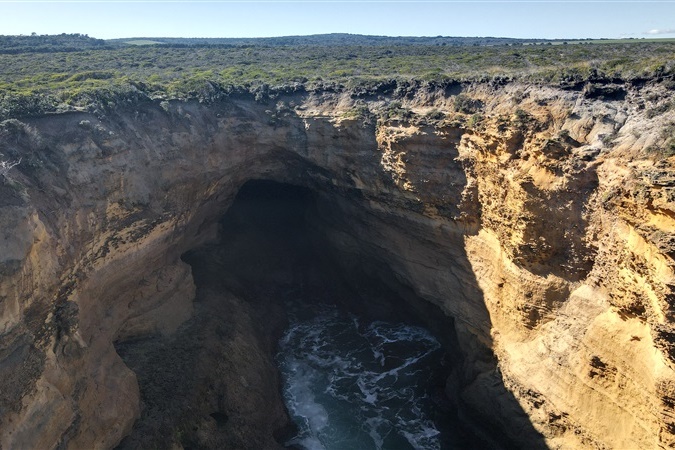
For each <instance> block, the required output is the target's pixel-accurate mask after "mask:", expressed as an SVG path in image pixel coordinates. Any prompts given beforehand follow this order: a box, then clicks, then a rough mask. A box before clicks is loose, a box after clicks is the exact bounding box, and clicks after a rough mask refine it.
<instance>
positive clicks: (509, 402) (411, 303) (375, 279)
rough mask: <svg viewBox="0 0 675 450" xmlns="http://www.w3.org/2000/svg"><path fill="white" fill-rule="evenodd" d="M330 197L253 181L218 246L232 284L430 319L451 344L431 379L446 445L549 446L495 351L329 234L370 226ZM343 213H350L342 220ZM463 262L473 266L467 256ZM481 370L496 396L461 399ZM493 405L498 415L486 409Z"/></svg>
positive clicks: (369, 312)
mask: <svg viewBox="0 0 675 450" xmlns="http://www.w3.org/2000/svg"><path fill="white" fill-rule="evenodd" d="M331 195H335V193H329V194H328V195H326V194H325V193H322V194H317V193H316V192H314V191H312V190H309V189H307V188H303V187H299V186H292V185H288V184H281V183H276V182H271V181H250V182H248V183H246V184H245V185H244V186H243V187H242V188H241V190H240V192H239V194H238V196H237V198H236V200H235V202H234V204H233V205H232V207H231V208H230V209H229V210H228V212H227V214H226V215H225V217H224V219H223V221H222V241H221V244H220V245H221V246H222V247H221V248H226V249H227V251H225V252H223V251H221V252H220V253H219V260H220V263H221V264H222V265H223V267H226V268H227V270H226V271H225V273H223V277H225V278H226V279H227V281H226V284H227V285H228V287H229V288H230V289H231V290H233V291H234V292H235V293H236V294H237V295H240V296H243V297H248V298H251V297H257V296H260V295H274V296H277V297H278V298H277V299H276V301H277V302H285V304H286V305H289V302H290V304H294V305H295V307H296V308H297V307H298V305H300V306H299V307H300V308H303V305H306V309H307V310H308V309H311V308H312V307H317V305H319V306H318V307H319V308H322V306H320V305H325V304H331V305H336V307H337V308H338V309H339V310H341V311H342V312H343V313H344V314H350V315H353V316H355V317H359V318H360V320H363V321H365V322H368V323H372V322H373V321H386V322H389V323H392V324H401V323H404V324H407V325H411V326H423V327H425V328H426V329H428V330H430V332H431V333H432V334H433V335H434V336H436V337H437V338H438V340H439V342H440V343H441V344H442V351H441V352H440V353H439V354H438V355H437V357H438V361H437V362H438V364H436V365H434V369H433V370H435V371H436V372H435V373H434V375H433V376H431V377H429V379H428V380H427V381H428V382H429V383H430V384H431V386H430V387H429V392H432V394H431V395H432V396H433V402H434V406H433V408H432V409H433V412H432V414H433V415H434V418H435V422H436V424H437V429H439V430H440V431H441V432H442V433H441V438H440V439H439V441H438V442H439V443H440V447H439V448H455V449H462V448H466V449H468V448H471V449H474V448H508V449H510V448H521V447H522V446H527V448H546V446H545V443H544V440H543V438H542V437H541V435H540V434H539V433H538V432H537V431H536V430H535V429H534V428H533V427H532V425H531V424H530V422H529V419H528V418H527V416H526V415H525V413H524V412H523V411H522V409H521V408H520V406H519V404H518V402H517V401H516V400H515V398H514V397H513V396H512V395H511V393H510V392H509V391H508V390H507V389H506V388H505V387H504V386H503V384H502V383H501V378H500V375H499V372H498V371H497V370H496V361H495V360H494V357H493V356H492V354H491V352H490V351H489V349H486V348H480V349H478V350H476V349H468V351H469V352H473V354H471V355H467V351H466V350H462V349H460V343H459V340H458V337H457V334H456V332H455V322H454V320H453V319H452V318H450V317H447V316H446V315H445V314H443V313H442V312H441V311H440V309H439V308H438V307H436V306H435V305H432V304H431V303H429V302H427V301H425V300H423V299H422V298H420V297H419V296H418V295H416V293H415V292H414V290H413V289H412V288H411V287H409V286H407V285H406V284H405V283H404V282H402V280H401V279H400V277H397V276H396V275H395V273H394V272H393V271H392V270H391V269H390V266H389V263H388V262H387V261H383V260H381V259H378V258H377V257H373V256H372V255H368V253H367V252H363V253H359V252H358V250H357V253H356V254H354V253H352V254H346V253H345V252H344V251H343V250H342V249H338V248H337V246H335V245H333V244H334V239H335V236H332V237H329V236H328V234H329V233H330V232H328V231H327V228H330V227H333V228H340V230H339V231H340V233H343V232H344V233H347V234H349V233H359V229H358V227H359V226H364V224H363V221H361V220H359V218H358V217H349V211H348V210H345V209H344V208H341V207H340V204H339V203H340V202H338V201H336V199H335V198H334V197H333V198H331ZM343 195H344V193H343ZM353 200H354V199H349V201H353ZM354 204H355V207H357V208H358V207H359V205H358V202H355V203H354ZM327 209H328V210H329V211H330V212H328V213H326V210H327ZM340 214H343V217H342V218H337V217H336V216H337V215H340ZM333 219H335V220H333ZM326 221H331V224H327V223H326ZM345 224H347V225H345ZM350 224H351V225H350ZM352 225H353V227H352ZM332 231H335V230H332ZM457 263H459V264H464V266H468V262H467V261H464V262H460V261H457ZM263 286H264V288H263ZM263 291H264V293H263ZM450 295H451V294H450ZM485 317H487V312H485ZM477 366H479V367H480V369H477ZM479 375H480V377H479ZM476 378H480V381H479V382H477V383H478V384H474V386H478V387H477V389H478V390H480V389H481V386H487V385H488V384H489V389H490V390H489V393H487V394H486V395H485V400H486V401H487V402H492V401H494V404H488V405H483V406H484V407H482V408H481V410H482V412H478V411H477V410H475V409H472V408H470V407H469V406H468V405H467V404H466V403H465V402H464V401H463V400H462V390H463V388H464V386H465V385H467V384H470V383H472V382H473V383H476ZM490 395H495V398H490ZM485 411H490V414H491V416H488V417H486V416H485ZM288 430H292V428H289V429H288ZM288 430H287V433H285V434H282V435H280V436H278V438H279V440H280V441H282V442H283V441H288V440H289V439H291V438H292V437H293V432H288ZM295 431H296V432H297V430H295ZM383 448H388V447H386V446H385V447H383ZM401 448H405V447H401Z"/></svg>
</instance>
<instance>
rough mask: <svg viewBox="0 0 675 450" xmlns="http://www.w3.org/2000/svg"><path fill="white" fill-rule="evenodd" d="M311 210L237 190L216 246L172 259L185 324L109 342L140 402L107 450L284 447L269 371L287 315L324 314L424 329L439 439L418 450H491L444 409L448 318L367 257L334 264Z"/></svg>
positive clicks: (299, 195) (450, 359)
mask: <svg viewBox="0 0 675 450" xmlns="http://www.w3.org/2000/svg"><path fill="white" fill-rule="evenodd" d="M318 201H320V200H319V196H318V195H317V194H316V193H315V192H314V191H312V190H310V189H308V188H304V187H300V186H294V185H289V184H282V183H277V182H272V181H264V180H253V181H249V182H247V183H246V184H244V185H243V186H242V188H241V189H240V191H239V193H238V194H237V197H236V199H235V200H234V202H233V203H232V205H231V206H230V208H229V209H228V210H227V212H226V213H225V214H224V216H223V219H222V220H221V222H220V235H219V240H218V242H216V243H212V244H209V245H204V246H202V247H200V248H196V249H193V250H191V251H190V252H188V253H186V254H185V255H184V256H183V259H184V261H186V262H187V263H188V264H190V265H191V266H192V273H193V278H194V282H195V284H196V287H197V296H196V299H195V302H194V307H195V311H194V315H193V317H192V318H191V319H190V320H188V321H187V322H186V323H185V324H183V325H182V326H181V327H180V328H179V330H178V331H177V332H176V333H175V334H174V335H172V336H149V337H146V338H142V339H136V340H134V341H127V342H118V343H116V348H117V350H118V353H119V354H120V356H121V357H122V358H123V360H124V361H125V363H126V364H127V365H128V366H129V367H130V368H131V369H132V370H133V371H134V372H135V373H136V375H137V377H138V382H139V386H140V393H141V399H142V402H143V412H142V415H141V418H140V419H139V420H138V421H137V422H136V425H135V426H134V429H133V431H132V433H131V435H129V436H128V437H127V438H125V440H123V441H122V443H121V444H120V446H119V448H147V447H149V446H150V447H151V446H154V447H169V446H171V445H173V444H174V443H179V444H180V445H182V446H183V447H184V448H186V449H187V448H281V447H282V446H283V445H284V444H285V443H288V442H289V440H290V441H292V438H293V437H294V436H295V435H296V434H297V432H298V427H297V426H296V425H294V424H293V422H292V421H291V420H290V418H289V415H288V410H287V408H286V407H285V405H284V402H283V399H282V395H281V392H282V390H283V389H282V379H281V378H280V373H279V368H278V365H277V361H276V360H275V355H276V354H277V352H278V349H279V346H278V343H279V339H280V337H281V336H282V334H283V333H284V331H285V330H286V329H287V328H288V325H289V314H288V308H289V305H294V306H295V307H296V308H300V309H307V310H308V309H310V308H312V307H315V306H317V305H332V306H334V307H335V308H336V309H337V310H339V311H340V312H341V314H349V315H351V316H350V317H358V318H359V320H363V321H364V323H373V322H375V321H386V322H388V323H392V324H407V325H410V326H424V327H426V328H427V329H428V330H430V332H431V334H433V335H434V336H436V337H437V338H438V341H439V342H440V346H441V348H442V351H440V353H438V354H437V355H435V357H436V358H440V360H441V361H440V362H441V363H439V364H435V365H434V367H435V370H438V371H439V373H437V374H435V376H434V377H432V381H431V382H432V383H433V384H434V386H433V389H432V390H433V391H434V392H435V394H433V395H434V397H435V398H434V400H433V402H435V408H436V409H435V410H434V411H435V414H436V416H438V417H436V419H437V422H438V423H439V424H440V425H439V430H440V431H439V433H440V434H441V436H440V437H439V439H438V440H437V442H438V445H439V447H429V448H475V447H476V445H477V443H478V445H479V446H481V447H484V448H490V447H495V446H496V444H495V443H494V442H493V441H494V439H491V438H490V439H488V438H485V437H481V438H479V437H478V436H477V435H476V433H475V430H474V429H471V427H470V428H466V427H463V425H462V424H461V423H460V421H459V418H458V414H457V408H458V405H457V403H458V402H457V401H454V399H452V398H448V395H450V396H452V392H451V391H452V389H451V388H450V387H449V385H450V383H448V381H447V380H448V379H449V378H451V373H452V370H453V365H456V364H457V363H458V362H459V361H460V360H461V358H462V356H461V353H460V351H459V350H458V344H457V341H456V337H455V336H454V325H453V321H452V319H451V318H449V317H446V316H445V315H444V314H443V313H442V312H440V310H438V308H437V307H435V306H433V305H431V304H429V303H428V302H426V301H424V300H422V299H420V298H417V297H416V296H415V295H414V293H413V292H412V290H411V289H410V288H408V287H406V286H404V285H399V286H396V281H395V280H394V277H393V276H391V277H390V278H391V279H388V280H386V281H387V282H384V281H383V280H382V279H381V278H382V273H386V272H387V270H386V267H385V268H383V267H381V266H382V265H381V264H379V263H378V262H377V261H371V260H369V258H368V256H367V255H363V258H361V259H360V261H359V262H357V263H354V261H353V260H351V261H350V262H349V263H348V264H347V265H345V264H344V261H339V260H338V259H339V258H340V255H339V254H338V253H337V252H336V251H335V249H333V248H332V247H331V244H330V242H329V240H328V239H326V237H325V236H324V235H323V234H322V229H321V219H320V218H319V217H318V214H319V213H318V211H319V210H320V209H321V208H317V202H318ZM323 201H325V197H324V200H323ZM326 207H327V205H325V204H324V205H322V208H326ZM328 207H330V205H328ZM376 266H377V267H376ZM392 286H396V288H392ZM437 362H438V361H437ZM383 364H384V363H383ZM486 439H487V440H486ZM296 444H297V442H296ZM385 448H386V447H385ZM396 448H407V447H405V446H403V447H396ZM410 448H412V447H410Z"/></svg>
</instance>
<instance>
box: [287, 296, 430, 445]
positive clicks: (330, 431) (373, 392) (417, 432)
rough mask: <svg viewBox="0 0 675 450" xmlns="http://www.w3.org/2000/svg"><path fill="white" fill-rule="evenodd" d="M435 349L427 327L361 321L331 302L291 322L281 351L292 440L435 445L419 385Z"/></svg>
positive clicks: (424, 376) (297, 441) (427, 410)
mask: <svg viewBox="0 0 675 450" xmlns="http://www.w3.org/2000/svg"><path fill="white" fill-rule="evenodd" d="M439 349H440V344H439V343H438V341H437V340H436V339H434V338H433V336H431V335H430V334H429V333H428V332H427V331H426V330H424V329H421V328H418V327H410V326H405V325H392V324H388V323H384V322H375V323H372V324H363V323H361V322H360V321H359V320H358V319H357V318H355V317H353V316H345V315H340V314H339V313H338V312H337V310H336V309H334V308H323V310H321V311H319V312H318V313H317V315H316V316H315V317H313V318H311V319H309V320H304V321H298V320H296V321H293V323H292V325H291V327H289V329H288V331H287V332H286V333H285V334H284V336H283V338H282V339H281V341H280V353H279V357H278V359H279V364H280V368H281V371H282V374H283V379H284V398H285V401H286V403H287V407H288V409H289V412H290V413H291V415H292V417H293V419H294V421H295V422H296V424H297V425H298V428H299V433H298V436H296V438H294V439H293V440H292V441H291V442H289V444H293V445H296V446H299V447H301V448H304V449H308V450H315V449H316V450H348V449H358V450H366V449H387V450H395V449H396V450H398V449H411V448H414V449H420V450H432V449H434V450H436V449H440V439H439V434H440V432H439V431H438V429H437V427H436V426H435V424H434V423H433V422H432V421H431V420H430V419H429V417H428V413H429V408H430V407H431V406H430V405H432V404H431V402H429V401H428V397H427V396H426V395H425V394H424V389H423V382H424V380H426V379H427V378H428V376H429V373H428V372H429V370H430V369H429V367H428V364H429V363H430V362H431V361H434V360H435V359H434V358H429V356H431V355H434V354H435V352H437V351H438V350H439ZM437 356H438V355H437ZM436 359H438V358H436ZM420 385H422V388H421V387H420Z"/></svg>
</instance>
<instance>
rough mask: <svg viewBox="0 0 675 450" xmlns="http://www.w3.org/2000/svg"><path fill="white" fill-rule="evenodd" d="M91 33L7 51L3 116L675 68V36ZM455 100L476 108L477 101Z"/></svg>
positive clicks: (554, 80)
mask: <svg viewBox="0 0 675 450" xmlns="http://www.w3.org/2000/svg"><path fill="white" fill-rule="evenodd" d="M78 36H79V35H78ZM85 38H86V39H85ZM87 39H90V38H87V37H80V38H79V40H80V41H81V43H82V45H91V46H96V47H95V49H86V50H82V51H63V52H60V51H57V52H53V51H51V52H49V53H40V54H38V53H35V52H23V53H16V54H0V119H5V118H9V117H18V116H24V115H30V114H41V113H44V112H49V111H59V110H68V109H72V108H74V107H81V108H110V107H115V106H119V105H121V104H125V103H128V102H134V101H139V100H141V99H147V98H148V97H150V98H161V99H170V98H196V99H200V100H202V101H209V100H213V99H216V98H220V97H222V96H226V95H231V94H232V93H237V92H248V93H251V94H252V95H255V96H256V97H257V98H258V99H262V98H265V97H268V96H269V95H270V93H274V92H278V91H294V90H313V89H349V90H352V92H353V93H354V94H355V95H368V94H372V93H376V92H381V91H382V90H383V89H385V90H386V89H388V90H390V91H392V92H393V91H396V90H397V89H398V90H399V91H401V92H399V93H400V94H403V93H404V88H405V86H406V85H410V84H411V83H412V84H414V83H425V82H430V83H437V84H439V85H443V84H447V83H452V82H466V81H490V80H493V81H503V80H505V79H519V80H525V81H532V82H538V83H546V84H554V85H567V86H572V85H578V84H579V83H583V82H584V81H586V80H591V81H596V82H597V81H602V80H605V81H607V80H617V79H621V80H634V79H641V78H654V77H671V78H672V77H673V75H674V74H675V42H670V41H662V42H642V41H640V40H633V41H622V42H621V43H603V44H602V45H595V44H588V43H586V44H583V45H546V44H540V45H520V44H519V45H490V46H476V45H470V46H456V45H423V44H415V45H389V44H387V45H295V46H284V45H270V46H266V45H240V46H234V45H225V46H213V45H197V46H186V45H184V44H158V45H143V46H139V45H116V46H111V45H106V46H100V47H98V46H99V44H98V43H97V42H98V41H97V40H93V41H88V40H87ZM390 39H391V38H390ZM152 41H155V39H152ZM387 42H389V41H387ZM456 106H457V107H458V108H461V109H466V110H471V109H472V108H474V106H475V105H469V104H458V105H456ZM403 113H404V112H402V111H392V114H395V115H400V114H403Z"/></svg>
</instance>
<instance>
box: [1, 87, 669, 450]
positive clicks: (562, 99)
mask: <svg viewBox="0 0 675 450" xmlns="http://www.w3.org/2000/svg"><path fill="white" fill-rule="evenodd" d="M595 91H597V89H596V90H592V89H587V90H586V91H575V90H560V89H554V88H550V87H542V86H533V85H524V84H516V83H513V84H506V85H499V86H496V85H489V84H475V85H463V86H451V87H448V88H447V89H439V88H433V89H431V88H430V89H425V88H424V87H423V86H422V87H418V88H417V89H416V90H412V91H410V92H407V93H405V94H400V93H399V94H397V95H394V93H391V95H390V94H386V93H384V94H382V95H379V96H371V97H367V98H360V97H359V95H357V94H355V93H350V92H343V93H339V92H338V93H335V92H319V93H308V94H288V95H281V96H278V97H277V98H275V99H268V100H264V101H255V100H253V99H252V98H248V97H231V98H228V99H225V100H222V101H219V102H216V103H212V104H200V103H198V102H163V103H161V104H160V103H159V102H150V101H148V102H146V103H138V104H130V105H126V106H124V107H118V109H117V110H114V111H108V112H106V113H105V114H103V113H101V112H94V113H85V112H82V113H68V114H60V115H51V116H46V117H41V118H31V119H22V120H21V121H19V120H10V121H5V122H3V123H2V124H1V125H0V153H3V154H5V155H17V156H21V158H22V160H21V161H22V162H21V164H20V165H19V166H17V167H15V168H14V169H12V171H10V172H9V174H8V176H7V177H6V178H5V179H4V180H2V185H1V186H0V221H1V222H2V229H3V230H4V239H3V240H1V241H0V246H1V251H0V259H1V261H0V271H1V273H2V278H1V280H0V300H1V302H0V315H1V320H0V332H1V333H2V335H1V338H0V360H1V361H0V372H1V375H2V376H0V429H1V430H2V433H1V434H2V436H1V441H0V443H1V445H2V447H3V448H55V447H63V448H111V447H115V446H116V445H118V444H119V443H120V442H121V441H122V439H123V438H124V437H125V436H127V435H129V433H131V430H132V427H133V426H134V422H135V421H136V419H137V418H138V417H139V415H140V414H141V402H140V398H141V396H140V393H139V383H138V381H137V377H136V375H135V373H134V371H132V370H131V369H130V368H129V367H128V366H127V365H126V364H125V363H124V362H123V360H122V359H121V358H120V356H119V355H118V353H117V351H116V349H115V346H114V343H118V345H121V344H120V343H124V342H133V341H134V340H137V339H144V338H148V337H162V336H163V337H164V338H165V339H172V336H177V334H176V333H178V334H180V333H182V332H184V330H185V327H183V328H181V324H184V323H186V321H188V319H190V318H191V317H195V315H194V314H193V311H194V309H195V307H194V305H193V300H194V299H195V296H196V293H195V285H194V282H193V275H192V272H191V269H190V266H189V265H187V264H186V263H185V262H183V261H182V260H181V255H183V254H185V252H187V251H188V250H191V249H194V248H197V247H198V246H200V245H201V244H203V243H206V242H212V241H213V240H214V239H215V238H216V231H217V222H218V220H219V218H220V217H221V216H222V215H223V214H224V213H225V211H226V210H227V208H228V206H229V205H230V204H231V203H232V201H233V199H234V197H235V195H236V193H237V191H238V190H239V188H240V187H241V186H242V185H243V184H244V183H245V182H246V181H247V180H251V179H262V180H273V181H278V182H284V183H289V184H294V185H298V186H304V187H307V188H309V189H310V190H312V191H313V192H314V193H315V196H316V210H317V212H316V214H315V216H314V219H313V222H312V223H313V226H314V227H315V228H316V229H319V230H320V232H321V234H322V236H324V237H325V239H327V242H329V243H330V249H327V252H330V253H331V254H332V255H334V258H335V260H336V264H338V265H341V266H342V267H343V268H344V270H346V271H349V270H354V268H355V267H359V268H360V269H363V270H367V271H369V272H371V273H372V274H373V276H379V277H380V278H382V280H383V281H384V282H386V283H389V284H390V285H391V286H399V288H400V286H405V287H406V289H409V291H410V292H411V293H413V294H414V295H415V296H416V297H419V298H422V299H424V300H426V301H428V302H430V303H432V304H435V305H437V306H438V307H439V308H440V309H441V310H442V311H443V312H444V313H445V314H446V315H447V316H448V317H450V318H452V320H453V321H454V328H455V330H452V333H456V338H457V340H458V342H459V347H460V351H461V353H462V355H463V362H462V364H461V366H459V367H458V368H457V370H456V373H455V374H454V375H453V376H452V377H451V378H452V379H451V380H450V381H451V382H449V383H448V391H449V392H450V393H451V394H453V395H458V396H459V398H460V403H461V407H462V409H463V411H465V414H466V415H467V416H472V417H482V418H484V419H485V420H487V421H488V422H489V423H490V424H491V426H493V427H496V428H499V429H501V430H503V432H504V433H506V434H507V435H508V436H509V438H510V439H511V440H512V441H513V442H515V443H517V445H521V446H530V447H531V446H548V447H550V448H668V447H672V446H673V445H675V415H674V414H675V413H674V410H673V405H674V404H675V373H674V372H673V369H674V365H673V355H675V350H674V349H673V348H674V347H673V342H675V338H674V336H675V330H674V329H673V316H672V314H673V309H672V308H673V306H672V305H673V298H674V297H673V295H674V294H673V283H674V282H675V278H674V276H673V275H674V274H673V233H674V232H675V203H674V202H673V199H674V198H675V197H674V195H675V190H674V189H675V178H674V173H675V172H673V170H672V159H669V158H668V157H667V156H668V153H667V152H668V149H669V146H672V140H670V139H672V133H673V131H672V130H673V127H675V125H673V124H674V123H675V111H674V110H673V109H672V108H671V109H670V110H667V108H661V106H662V105H664V104H667V103H668V102H669V101H670V98H671V97H672V91H669V90H668V86H667V85H666V84H664V83H656V82H654V83H644V84H641V85H626V86H615V87H614V88H613V90H612V92H621V93H622V94H621V95H612V96H608V97H605V98H603V96H602V95H601V96H599V97H598V96H596V95H589V92H595ZM664 109H665V110H666V112H663V111H664ZM654 111H659V113H654ZM360 261H367V263H362V262H360ZM364 264H365V266H364ZM366 266H367V267H366ZM383 268H386V270H384V269H383ZM384 272H386V274H385V273H384ZM230 305H231V308H235V309H236V308H240V307H241V308H245V306H241V305H240V306H236V305H237V301H236V300H233V301H232V302H231V303H230ZM237 310H238V311H239V313H238V314H240V315H241V317H243V318H242V320H243V321H244V322H246V321H247V320H249V321H250V320H252V319H250V318H251V317H252V316H251V315H250V314H249V313H246V312H244V311H242V310H239V309H237ZM197 313H198V311H197ZM251 314H252V313H251ZM246 317H248V319H246ZM256 320H257V319H256ZM256 320H252V323H253V325H250V324H249V325H250V326H251V327H253V329H255V327H256V325H255V322H256ZM232 326H234V325H232ZM240 335H241V336H246V335H247V334H246V333H242V334H237V336H240ZM224 339H226V338H224ZM251 342H253V340H252V341H251ZM257 342H258V343H257V344H255V345H257V347H255V348H256V349H255V350H253V351H251V352H249V353H248V355H254V354H256V352H260V353H261V354H263V353H265V354H267V355H268V356H269V353H270V350H269V349H267V348H266V347H265V346H266V345H268V344H266V343H264V339H262V340H260V339H258V340H257ZM261 342H263V343H261ZM246 345H248V344H246ZM252 345H253V344H252ZM244 347H245V346H244ZM241 357H243V356H241ZM236 358H237V356H233V360H236ZM261 367H262V366H261ZM273 382H274V383H276V381H273ZM233 383H234V381H233ZM263 384H264V383H263ZM261 395H263V394H261ZM275 401H276V400H275ZM214 408H216V410H215V413H218V411H220V410H224V409H227V408H226V405H219V406H217V407H216V406H214ZM276 414H277V413H275V419H274V420H272V421H271V422H270V425H268V426H266V428H264V429H265V430H268V431H266V432H265V433H267V434H269V432H271V431H272V430H273V429H274V428H275V427H279V426H282V425H283V423H282V422H283V421H284V419H283V417H281V416H283V412H281V413H279V414H281V416H278V415H276ZM212 417H213V420H214V421H215V423H216V425H217V424H218V420H220V419H222V417H221V416H219V415H217V414H216V415H215V416H212ZM247 417H249V415H247V413H246V412H245V411H241V417H233V416H232V412H231V411H230V414H228V419H227V420H228V421H232V420H234V421H236V420H243V421H245V420H247V419H246V418H247ZM279 417H281V418H279ZM252 420H253V419H252ZM272 422H274V424H271V423H272ZM216 425H213V424H212V425H209V426H216ZM205 426H206V425H205ZM174 441H175V442H174V443H175V444H177V445H178V444H180V442H181V440H180V436H178V435H176V437H175V439H174ZM205 442H207V441H205ZM231 442H234V441H231ZM264 442H267V443H268V444H265V445H276V444H274V440H273V439H272V438H271V437H270V436H267V437H266V438H265V440H264Z"/></svg>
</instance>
